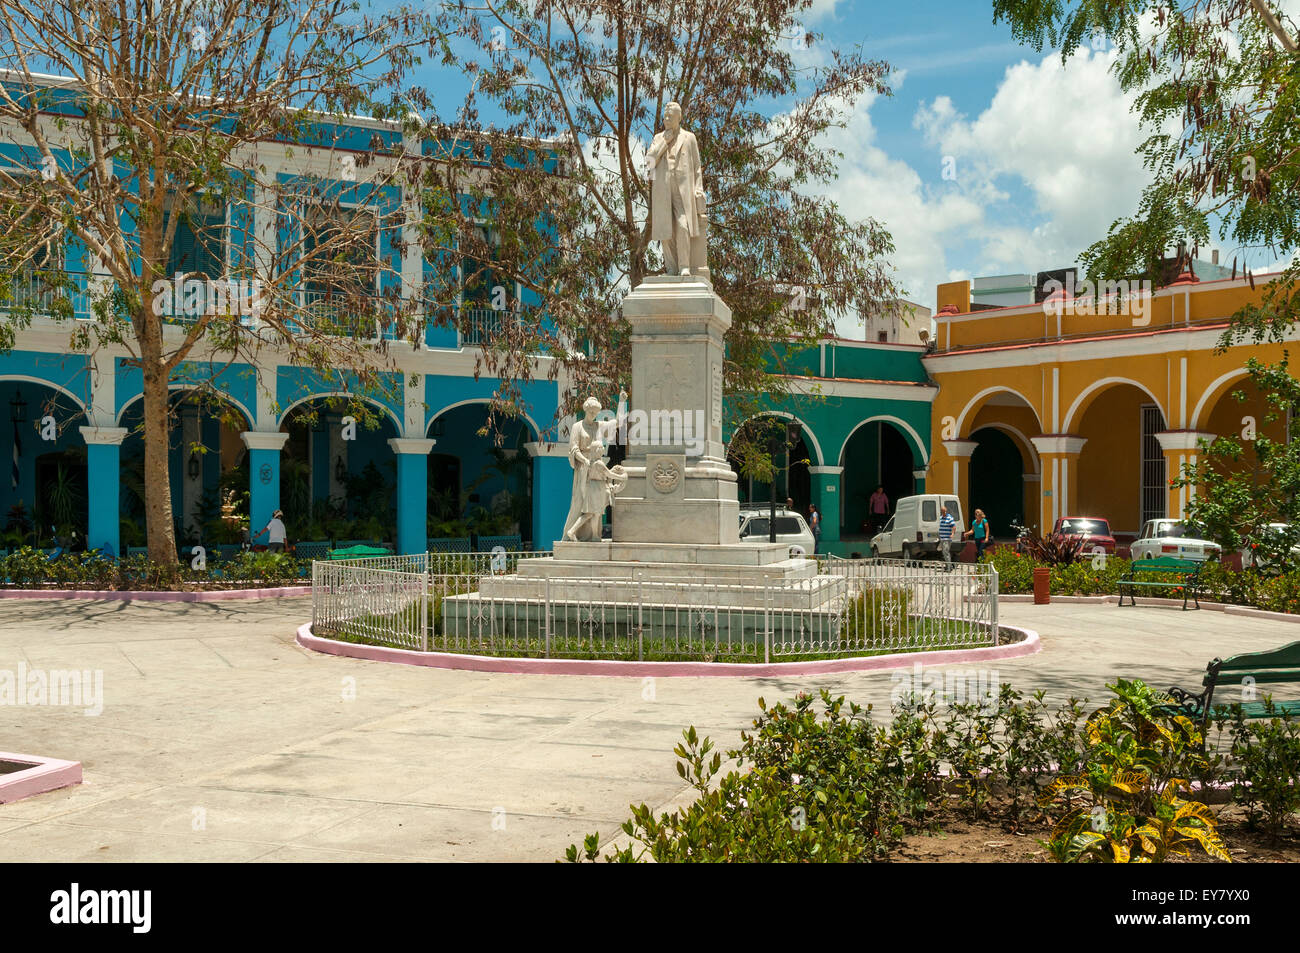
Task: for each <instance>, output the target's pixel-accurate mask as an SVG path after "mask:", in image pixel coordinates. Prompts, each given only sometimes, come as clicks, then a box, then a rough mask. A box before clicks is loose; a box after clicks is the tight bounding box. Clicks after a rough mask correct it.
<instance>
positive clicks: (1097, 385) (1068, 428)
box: [1061, 377, 1169, 433]
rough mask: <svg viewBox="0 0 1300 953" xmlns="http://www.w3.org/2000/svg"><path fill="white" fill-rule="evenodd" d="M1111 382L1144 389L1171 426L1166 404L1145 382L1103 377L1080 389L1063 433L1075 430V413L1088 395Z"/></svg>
mask: <svg viewBox="0 0 1300 953" xmlns="http://www.w3.org/2000/svg"><path fill="white" fill-rule="evenodd" d="M1109 384H1132V385H1133V386H1134V387H1136V388H1137V389H1138V390H1140V391H1142V393H1144V394H1146V395H1147V396H1148V397H1150V398H1151V399H1152V400H1153V401H1155V405H1156V407H1158V408H1159V409H1160V415H1161V416H1162V417H1163V418H1164V421H1165V426H1166V427H1168V426H1169V412H1168V411H1167V410H1165V408H1164V405H1163V404H1161V403H1160V398H1159V397H1157V396H1156V395H1155V394H1153V393H1151V391H1149V390H1147V388H1146V385H1145V384H1139V383H1138V382H1137V381H1135V380H1133V379H1131V378H1128V377H1103V378H1102V379H1101V380H1099V381H1094V382H1093V383H1091V384H1089V385H1088V386H1087V387H1086V388H1084V389H1083V390H1082V391H1080V393H1079V396H1078V397H1076V398H1074V403H1073V404H1071V405H1070V409H1069V410H1067V411H1066V412H1065V423H1064V425H1063V426H1062V427H1061V433H1072V432H1073V431H1072V429H1071V428H1072V427H1073V426H1074V423H1075V420H1074V414H1075V412H1076V411H1077V410H1078V409H1079V405H1080V404H1082V403H1083V401H1084V399H1085V398H1087V396H1088V395H1089V394H1091V393H1092V392H1093V391H1095V390H1098V389H1100V388H1102V387H1106V386H1107V385H1109Z"/></svg>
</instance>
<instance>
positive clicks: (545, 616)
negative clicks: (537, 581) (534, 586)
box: [542, 577, 551, 658]
mask: <svg viewBox="0 0 1300 953" xmlns="http://www.w3.org/2000/svg"><path fill="white" fill-rule="evenodd" d="M542 638H543V639H544V640H545V645H544V647H543V649H542V658H550V657H551V580H550V578H549V577H548V578H547V580H546V589H545V594H544V598H543V600H542Z"/></svg>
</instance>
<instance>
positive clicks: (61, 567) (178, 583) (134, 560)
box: [0, 546, 311, 591]
mask: <svg viewBox="0 0 1300 953" xmlns="http://www.w3.org/2000/svg"><path fill="white" fill-rule="evenodd" d="M310 578H311V560H309V559H295V558H294V557H293V556H290V555H287V554H285V553H272V552H261V553H254V552H241V553H238V554H237V555H235V556H234V557H233V558H232V559H224V560H218V559H215V558H213V557H212V556H209V558H208V561H207V566H206V568H204V569H192V568H191V567H190V564H189V563H188V562H186V563H178V564H176V565H173V566H159V565H158V564H156V563H152V562H150V561H149V558H148V557H147V556H124V557H122V558H121V559H118V560H112V559H107V558H105V557H104V556H102V555H100V553H98V552H86V553H62V554H60V555H59V556H58V557H57V558H55V559H50V558H49V557H48V556H46V555H45V553H43V552H41V551H40V550H39V549H32V548H30V547H27V546H24V547H23V548H21V549H18V550H15V551H14V552H12V553H10V554H9V555H8V556H4V557H0V586H2V587H3V588H6V589H87V590H110V589H117V590H131V591H141V590H155V589H179V588H185V587H190V586H201V587H204V588H210V589H249V588H262V587H267V586H283V585H287V584H291V583H301V582H304V581H306V580H307V579H310Z"/></svg>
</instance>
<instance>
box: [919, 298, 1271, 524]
mask: <svg viewBox="0 0 1300 953" xmlns="http://www.w3.org/2000/svg"><path fill="white" fill-rule="evenodd" d="M1267 280H1268V276H1263V277H1258V276H1257V277H1256V279H1255V281H1256V288H1254V289H1252V288H1251V286H1250V284H1249V283H1248V282H1247V281H1245V280H1241V279H1238V280H1223V281H1204V282H1202V281H1198V280H1197V279H1196V278H1195V277H1193V276H1192V275H1190V274H1188V273H1184V274H1182V275H1180V276H1179V278H1178V280H1177V281H1175V282H1174V283H1173V284H1171V285H1169V286H1168V287H1165V288H1160V289H1157V290H1155V291H1154V292H1152V291H1150V290H1149V289H1148V290H1145V291H1143V290H1140V289H1129V288H1127V287H1123V286H1117V287H1112V288H1106V289H1103V291H1104V296H1103V297H1102V298H1101V299H1100V301H1094V300H1092V299H1091V297H1090V296H1081V297H1078V298H1073V297H1069V296H1068V294H1066V293H1063V292H1057V293H1056V294H1055V295H1052V296H1051V297H1049V298H1048V299H1047V300H1046V301H1043V302H1041V303H1038V304H1026V305H1020V306H1016V307H1004V308H996V309H988V310H972V306H971V287H970V282H969V281H959V282H951V283H948V284H944V285H940V286H939V289H938V300H937V307H938V314H937V315H936V316H935V324H936V327H935V350H934V351H933V352H932V353H930V354H929V355H927V356H926V358H925V366H926V369H927V370H928V372H929V374H930V376H931V377H932V378H933V380H934V381H935V383H937V384H938V387H939V392H938V395H937V397H936V398H935V401H934V406H933V416H932V418H931V419H932V427H933V435H932V441H931V445H932V447H933V454H932V458H931V461H930V464H929V472H928V474H927V490H929V491H930V492H949V491H956V492H957V493H959V494H960V497H961V499H962V500H963V501H964V504H965V509H966V512H968V513H969V512H971V511H973V510H974V509H975V508H976V507H980V508H982V509H983V510H984V511H985V513H986V514H987V515H988V518H989V521H990V523H991V524H992V528H993V532H994V534H995V535H997V536H1007V535H1010V532H1011V531H1010V525H1011V522H1012V521H1013V519H1017V518H1019V520H1020V521H1022V522H1025V524H1026V525H1028V526H1029V527H1031V528H1033V529H1036V530H1037V531H1038V532H1039V533H1046V532H1048V531H1050V530H1051V528H1052V525H1053V524H1054V522H1055V521H1056V519H1057V518H1058V517H1060V516H1092V517H1102V518H1106V519H1109V520H1110V524H1111V528H1112V530H1113V531H1114V532H1115V533H1116V534H1117V535H1120V536H1125V535H1128V536H1133V535H1136V534H1137V533H1138V531H1139V530H1140V529H1141V527H1142V523H1143V522H1144V521H1145V520H1147V519H1152V518H1155V517H1159V516H1166V515H1168V516H1181V515H1182V514H1183V510H1184V507H1185V506H1186V504H1187V499H1188V497H1187V493H1188V491H1187V490H1185V489H1173V488H1172V487H1170V485H1169V484H1170V481H1171V480H1173V479H1174V478H1175V477H1176V476H1177V475H1178V473H1179V471H1180V469H1181V467H1182V465H1183V464H1184V463H1191V462H1194V461H1195V459H1196V455H1197V447H1198V441H1199V440H1200V439H1201V438H1206V439H1209V438H1212V437H1216V436H1218V435H1221V434H1239V435H1244V436H1246V437H1247V438H1249V437H1250V435H1251V433H1252V431H1254V432H1258V433H1261V434H1264V433H1266V434H1268V435H1269V436H1271V437H1274V438H1275V439H1277V438H1280V437H1281V436H1282V435H1283V434H1284V433H1285V427H1286V423H1285V421H1284V420H1280V421H1277V422H1275V423H1273V424H1272V425H1266V424H1265V422H1264V417H1265V413H1266V410H1267V408H1266V407H1265V405H1264V401H1263V399H1262V398H1261V397H1260V395H1259V394H1258V393H1257V392H1256V391H1255V390H1254V387H1253V385H1252V384H1251V382H1250V381H1249V379H1245V378H1246V360H1247V358H1249V357H1252V356H1254V357H1257V358H1259V359H1261V360H1266V361H1274V360H1278V359H1280V358H1281V356H1282V347H1281V346H1280V345H1241V346H1236V347H1233V348H1231V349H1229V350H1228V351H1227V352H1225V353H1216V350H1215V348H1216V345H1217V344H1218V342H1219V340H1220V337H1221V335H1222V333H1223V331H1224V329H1225V328H1226V327H1227V325H1228V319H1229V317H1230V316H1231V315H1232V314H1233V312H1235V311H1236V310H1237V309H1239V308H1240V307H1241V306H1242V305H1244V304H1246V303H1248V302H1250V301H1258V300H1259V298H1260V297H1261V289H1262V286H1263V282H1265V281H1267ZM1129 291H1132V293H1131V294H1130V293H1128V292H1129ZM1238 391H1240V392H1243V393H1244V395H1245V397H1246V400H1244V401H1239V400H1237V399H1236V397H1234V392H1238Z"/></svg>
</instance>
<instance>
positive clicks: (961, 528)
mask: <svg viewBox="0 0 1300 953" xmlns="http://www.w3.org/2000/svg"><path fill="white" fill-rule="evenodd" d="M941 506H946V507H948V512H949V513H951V514H952V518H953V520H955V521H956V522H955V525H954V526H953V530H952V539H953V554H954V556H955V555H956V551H957V550H958V549H959V548H960V547H961V546H962V538H961V535H962V533H964V532H965V531H966V523H965V521H964V518H963V516H962V511H961V501H960V500H958V499H957V497H955V496H950V495H948V494H946V493H945V494H940V493H925V494H922V495H920V496H905V497H903V498H902V499H901V500H899V501H898V505H897V506H896V507H895V508H894V515H893V516H892V517H890V519H889V522H888V523H886V524H885V528H884V529H883V530H881V531H880V532H879V533H877V534H876V535H875V536H873V537H872V538H871V555H872V556H901V557H902V558H903V559H924V558H925V557H927V556H938V555H939V507H941Z"/></svg>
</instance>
